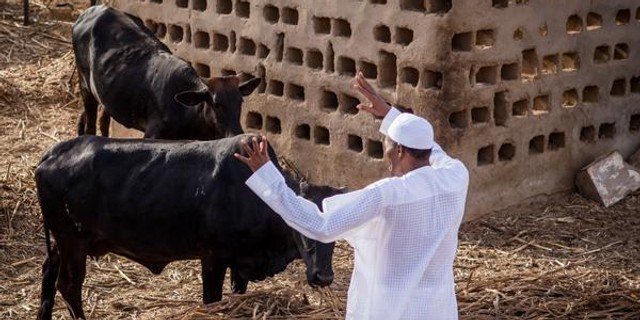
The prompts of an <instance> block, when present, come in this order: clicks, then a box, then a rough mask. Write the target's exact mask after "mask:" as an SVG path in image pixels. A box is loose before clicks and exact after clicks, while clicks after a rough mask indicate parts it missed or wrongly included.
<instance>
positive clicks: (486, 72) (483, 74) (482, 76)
mask: <svg viewBox="0 0 640 320" xmlns="http://www.w3.org/2000/svg"><path fill="white" fill-rule="evenodd" d="M497 78H498V67H495V66H488V67H481V68H480V69H478V72H477V73H476V81H475V83H476V84H478V85H491V84H496V83H497V82H498V81H497Z"/></svg>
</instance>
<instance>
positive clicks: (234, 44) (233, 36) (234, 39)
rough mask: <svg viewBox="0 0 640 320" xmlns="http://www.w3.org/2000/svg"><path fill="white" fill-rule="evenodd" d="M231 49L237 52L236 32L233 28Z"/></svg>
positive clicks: (230, 40) (230, 39)
mask: <svg viewBox="0 0 640 320" xmlns="http://www.w3.org/2000/svg"><path fill="white" fill-rule="evenodd" d="M229 51H231V52H232V53H234V52H236V32H235V31H233V30H231V32H229Z"/></svg>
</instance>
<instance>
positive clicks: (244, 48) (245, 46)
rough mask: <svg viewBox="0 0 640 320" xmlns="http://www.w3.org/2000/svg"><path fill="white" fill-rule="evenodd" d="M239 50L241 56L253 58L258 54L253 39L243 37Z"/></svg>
mask: <svg viewBox="0 0 640 320" xmlns="http://www.w3.org/2000/svg"><path fill="white" fill-rule="evenodd" d="M238 50H240V53H241V54H244V55H247V56H253V55H255V54H256V44H255V42H253V40H251V39H248V38H245V37H241V38H240V43H239V45H238Z"/></svg>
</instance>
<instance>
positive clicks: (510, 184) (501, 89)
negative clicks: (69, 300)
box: [113, 0, 640, 218]
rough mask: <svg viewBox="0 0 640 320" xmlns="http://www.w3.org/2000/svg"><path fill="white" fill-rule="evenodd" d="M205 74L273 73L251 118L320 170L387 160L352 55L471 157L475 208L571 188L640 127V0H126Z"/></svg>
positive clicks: (360, 175) (336, 174)
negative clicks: (362, 102) (580, 173)
mask: <svg viewBox="0 0 640 320" xmlns="http://www.w3.org/2000/svg"><path fill="white" fill-rule="evenodd" d="M113 4H114V5H115V6H116V7H119V8H121V9H124V10H126V11H128V12H130V13H132V14H135V15H137V16H139V17H141V18H142V20H143V21H144V22H145V24H146V25H147V26H148V27H149V28H150V29H151V30H153V31H154V32H155V34H156V35H157V36H158V37H159V38H161V39H162V40H163V41H164V42H165V43H167V44H168V45H169V47H170V48H171V49H172V50H173V51H174V53H175V54H177V55H179V56H181V57H183V58H185V59H186V60H188V61H190V62H191V63H192V65H193V66H194V67H195V69H196V70H197V71H198V72H199V73H200V74H201V75H202V76H215V75H228V74H240V75H241V76H242V77H243V78H244V79H248V78H249V77H252V76H256V75H260V76H263V77H264V81H263V84H262V85H261V86H260V87H259V88H258V90H257V91H258V92H257V93H254V94H253V95H252V96H251V97H250V98H248V99H247V100H246V102H245V104H244V107H243V108H244V109H243V116H242V123H243V126H244V128H245V129H246V130H247V131H250V132H263V133H265V134H267V135H268V136H269V137H270V139H271V141H272V143H273V144H274V146H275V148H276V150H277V151H278V152H279V153H280V154H281V155H285V157H286V158H287V159H288V160H290V161H291V162H292V163H295V165H296V166H297V167H298V169H299V170H300V171H301V172H302V173H303V174H305V175H306V176H307V177H308V178H309V179H310V180H311V181H312V182H317V183H328V184H331V185H346V186H349V187H362V186H364V185H366V184H368V183H370V182H372V181H374V180H376V179H379V178H381V177H383V176H385V175H386V174H387V165H386V164H385V163H384V161H383V160H382V156H383V144H382V141H383V137H382V136H381V135H380V134H379V133H378V126H379V120H374V119H372V118H371V117H370V116H369V115H367V114H358V113H357V109H355V106H356V105H357V104H358V103H359V99H360V98H361V97H360V96H359V95H358V94H357V93H356V92H355V90H354V89H353V88H352V79H353V76H354V75H355V73H356V72H357V71H362V72H363V73H364V75H365V76H366V77H367V78H369V79H370V81H372V82H373V83H375V84H376V86H377V88H379V90H380V92H381V93H382V95H383V96H384V97H385V98H386V99H388V100H389V101H391V102H392V103H394V104H396V105H399V106H402V107H404V108H407V109H408V110H409V111H411V112H414V113H416V114H419V115H421V116H424V117H426V118H428V119H429V120H430V121H431V122H432V123H433V124H434V126H435V128H436V131H437V137H438V139H439V141H440V143H441V144H442V146H443V147H444V148H445V149H446V150H447V151H448V152H450V153H451V154H453V155H455V156H457V157H459V158H460V159H462V160H463V161H464V162H465V164H466V165H467V166H468V168H469V170H470V173H471V190H470V196H469V200H468V210H467V218H472V217H474V216H478V215H480V214H482V213H485V212H489V211H491V210H495V209H499V208H503V207H506V206H508V205H511V204H515V203H518V202H522V201H524V200H526V199H530V198H532V197H536V196H540V195H547V194H553V193H557V192H561V191H567V190H571V189H572V188H573V179H574V175H575V173H576V172H577V170H578V169H579V168H581V167H582V166H584V165H586V164H588V163H589V162H590V161H592V160H593V159H594V158H595V157H597V156H599V155H601V154H603V153H605V152H608V151H610V150H619V151H620V152H621V153H622V154H623V155H625V156H627V155H629V154H630V153H631V152H632V151H634V150H635V149H636V148H637V147H638V146H639V141H640V139H639V138H640V3H638V1H637V0H593V1H585V0H564V1H561V2H559V1H545V0H361V1H355V0H345V1H337V0H333V1H328V0H316V1H296V0H256V1H243V0H143V1H137V0H135V1H134V0H129V1H125V0H116V1H114V3H113Z"/></svg>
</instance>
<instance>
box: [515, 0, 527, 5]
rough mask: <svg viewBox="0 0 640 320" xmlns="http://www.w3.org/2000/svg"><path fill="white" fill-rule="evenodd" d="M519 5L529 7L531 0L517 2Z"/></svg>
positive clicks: (517, 0)
mask: <svg viewBox="0 0 640 320" xmlns="http://www.w3.org/2000/svg"><path fill="white" fill-rule="evenodd" d="M516 4H517V5H527V4H529V0H516Z"/></svg>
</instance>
